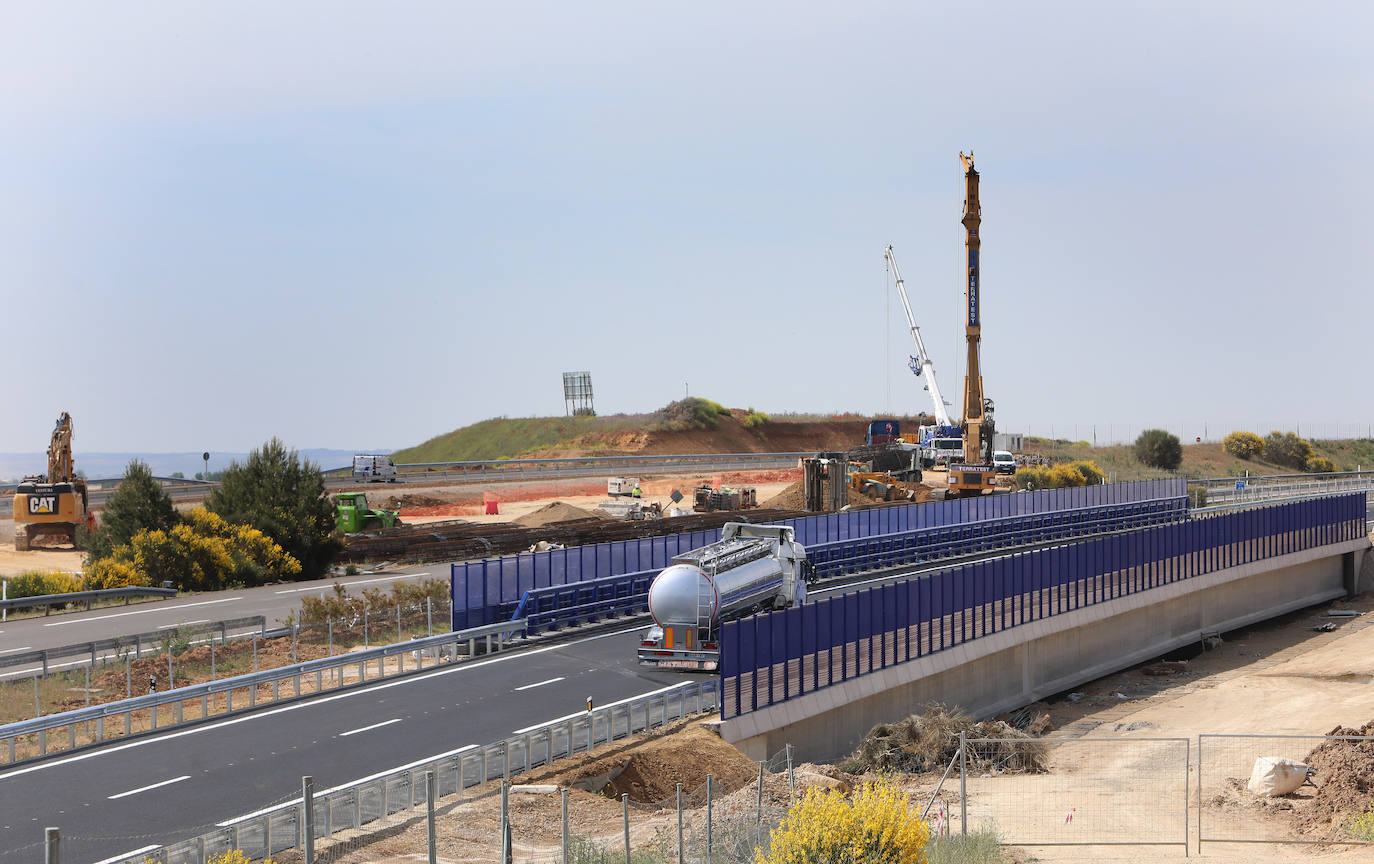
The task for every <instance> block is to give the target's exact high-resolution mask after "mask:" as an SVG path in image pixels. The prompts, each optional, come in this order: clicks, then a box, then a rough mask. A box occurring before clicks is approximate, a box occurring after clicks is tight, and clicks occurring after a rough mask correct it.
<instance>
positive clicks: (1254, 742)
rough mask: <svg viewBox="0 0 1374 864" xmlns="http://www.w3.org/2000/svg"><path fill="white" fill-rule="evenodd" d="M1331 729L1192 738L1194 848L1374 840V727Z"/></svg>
mask: <svg viewBox="0 0 1374 864" xmlns="http://www.w3.org/2000/svg"><path fill="white" fill-rule="evenodd" d="M1337 731H1338V732H1349V733H1352V734H1333V735H1199V736H1198V779H1199V795H1198V800H1197V824H1198V839H1199V845H1200V844H1201V843H1292V844H1303V845H1328V844H1330V845H1349V844H1360V845H1371V844H1374V805H1371V803H1370V800H1371V799H1370V795H1369V792H1370V789H1371V786H1372V785H1374V776H1371V774H1370V772H1369V766H1370V765H1371V764H1374V736H1371V735H1370V734H1368V733H1369V732H1371V731H1374V730H1371V729H1370V728H1369V727H1365V728H1364V729H1362V730H1337ZM1359 732H1363V733H1365V734H1357V733H1359ZM1290 787H1291V788H1290Z"/></svg>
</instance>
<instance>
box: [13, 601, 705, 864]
mask: <svg viewBox="0 0 1374 864" xmlns="http://www.w3.org/2000/svg"><path fill="white" fill-rule="evenodd" d="M641 629H642V625H640V626H639V627H634V628H632V629H630V630H625V631H617V632H615V633H611V634H606V635H602V636H596V637H590V638H587V639H583V640H579V641H575V642H567V643H562V644H555V645H550V646H547V647H544V648H539V649H533V650H530V651H523V652H518V653H511V654H506V655H499V656H496V657H493V658H491V659H488V660H482V661H476V662H472V663H461V664H457V665H455V666H451V667H446V668H443V669H439V670H435V671H431V672H425V673H421V674H418V675H412V676H407V677H404V678H400V679H395V680H392V681H385V682H379V683H377V684H371V685H367V686H365V687H362V688H358V689H355V690H350V691H345V692H342V693H336V694H332V695H328V696H325V697H321V698H317V699H311V700H308V701H303V702H297V703H292V704H288V705H283V706H279V707H276V708H269V709H265V710H263V711H259V712H255V713H253V714H248V715H245V716H241V717H235V718H231V719H226V720H222V721H212V722H210V723H207V724H204V725H198V726H192V727H189V728H185V729H181V730H176V731H170V732H168V733H165V734H156V735H151V736H148V737H144V738H139V739H135V740H132V741H128V742H124V743H121V744H115V745H111V746H107V747H103V748H100V749H96V750H90V751H86V752H82V753H77V754H74V755H71V756H66V757H61V758H54V759H50V760H47V761H44V762H40V763H37V764H34V765H29V766H23V767H19V768H16V769H13V770H8V771H0V862H3V864H10V862H11V861H14V862H19V861H23V862H29V861H41V860H42V849H41V846H40V847H33V848H26V847H29V846H30V844H33V843H35V842H37V841H41V840H42V839H43V829H44V827H45V826H49V825H55V826H58V827H59V828H61V830H62V853H63V860H64V861H65V862H69V864H73V862H74V864H91V862H94V861H99V860H103V859H106V858H110V857H112V856H116V855H120V854H122V853H126V852H132V851H133V850H136V849H143V848H144V847H148V846H152V845H154V844H164V843H168V842H172V841H174V840H177V839H182V838H185V837H188V836H194V835H196V834H199V833H202V832H204V831H208V830H211V829H212V827H213V826H214V825H215V823H217V822H222V821H225V820H226V819H230V818H233V817H235V816H239V815H243V814H246V813H250V812H253V811H255V810H258V809H260V808H262V807H265V806H267V805H270V804H272V803H275V802H277V801H280V800H283V799H289V798H292V797H294V796H296V795H298V794H299V793H300V778H301V777H302V776H303V775H306V774H309V775H312V776H314V778H315V783H316V788H318V789H327V788H330V787H333V786H337V785H340V784H343V783H347V782H349V781H352V780H356V779H359V778H362V777H366V776H370V775H372V774H376V773H379V772H383V771H386V770H389V769H392V768H395V767H397V766H400V765H405V764H407V763H410V762H415V761H418V760H421V759H424V758H427V757H430V756H434V755H436V754H438V753H443V752H446V751H449V750H452V749H455V748H458V747H462V746H465V745H468V744H473V745H477V744H486V743H490V742H492V741H496V740H499V739H501V738H504V737H507V736H510V735H512V734H513V733H515V732H516V731H517V730H521V729H524V728H526V727H529V726H531V725H535V724H538V723H541V722H544V721H548V720H555V719H559V718H561V717H565V716H567V715H569V714H573V713H576V712H578V711H580V710H582V709H583V707H584V706H585V705H586V700H587V698H588V697H591V698H592V699H594V700H595V701H596V704H597V705H605V704H607V703H610V702H615V701H619V700H622V699H627V698H631V697H634V696H638V695H641V694H644V693H649V692H652V691H655V690H658V689H660V688H663V687H665V686H670V685H672V684H675V683H679V682H681V681H684V680H690V678H689V676H687V675H686V674H683V673H672V672H663V671H659V670H656V669H651V668H645V667H640V666H639V665H638V663H637V662H636V660H635V647H636V645H637V641H638V638H639V637H638V634H639V631H640V630H641ZM528 685H535V686H528ZM521 688H525V689H521ZM378 724H386V725H378ZM371 726H376V728H373V729H367V727H371ZM359 730H365V731H359ZM347 733H352V734H347ZM21 850H23V851H21Z"/></svg>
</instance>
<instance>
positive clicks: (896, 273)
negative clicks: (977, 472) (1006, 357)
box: [883, 245, 953, 426]
mask: <svg viewBox="0 0 1374 864" xmlns="http://www.w3.org/2000/svg"><path fill="white" fill-rule="evenodd" d="M883 254H884V255H885V257H886V258H887V263H888V266H890V267H891V268H892V277H893V278H894V279H895V280H896V281H897V296H898V297H901V298H902V308H903V309H904V310H906V323H907V325H908V326H909V327H910V328H911V338H912V339H913V340H915V342H916V356H914V357H912V358H911V363H910V364H909V365H910V366H911V371H912V372H915V373H916V374H918V375H920V376H922V377H923V378H924V379H925V382H926V389H927V390H929V391H930V398H931V400H932V401H933V402H934V403H935V422H936V423H937V424H938V425H940V426H951V425H953V424H952V423H951V422H950V419H949V411H947V410H945V397H944V395H943V394H942V393H941V392H940V385H939V384H938V383H936V381H935V362H934V361H932V360H931V359H930V352H928V351H926V345H925V342H923V341H922V340H921V328H920V327H918V326H916V316H914V315H912V314H911V301H910V300H909V299H907V296H906V283H905V282H903V281H902V271H900V270H898V269H897V256H896V255H894V254H893V252H892V246H891V245H889V246H888V247H887V251H886V252H884V253H883Z"/></svg>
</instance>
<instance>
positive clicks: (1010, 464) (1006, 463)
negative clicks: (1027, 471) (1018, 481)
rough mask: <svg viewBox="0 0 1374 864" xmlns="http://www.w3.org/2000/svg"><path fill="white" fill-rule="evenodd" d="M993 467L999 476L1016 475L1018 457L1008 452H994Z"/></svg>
mask: <svg viewBox="0 0 1374 864" xmlns="http://www.w3.org/2000/svg"><path fill="white" fill-rule="evenodd" d="M992 467H993V468H995V469H997V473H998V474H1015V473H1016V457H1015V456H1013V455H1011V453H1009V452H1007V451H1006V450H994V451H992Z"/></svg>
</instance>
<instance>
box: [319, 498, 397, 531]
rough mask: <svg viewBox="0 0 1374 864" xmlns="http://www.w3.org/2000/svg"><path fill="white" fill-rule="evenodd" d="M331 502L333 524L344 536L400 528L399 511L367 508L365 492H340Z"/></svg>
mask: <svg viewBox="0 0 1374 864" xmlns="http://www.w3.org/2000/svg"><path fill="white" fill-rule="evenodd" d="M333 501H334V524H335V526H336V527H337V528H338V529H339V530H340V531H342V532H344V533H345V534H358V533H360V532H362V531H369V530H376V529H378V528H399V527H400V526H401V512H400V511H399V510H374V509H372V508H371V507H368V506H367V493H366V492H340V493H339V494H337V495H335V496H334V498H333Z"/></svg>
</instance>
